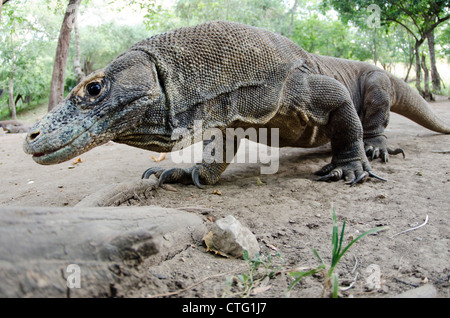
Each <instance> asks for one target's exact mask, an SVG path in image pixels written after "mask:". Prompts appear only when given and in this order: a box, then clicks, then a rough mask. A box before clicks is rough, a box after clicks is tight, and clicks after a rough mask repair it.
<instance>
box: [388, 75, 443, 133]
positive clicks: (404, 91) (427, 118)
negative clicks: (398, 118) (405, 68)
mask: <svg viewBox="0 0 450 318" xmlns="http://www.w3.org/2000/svg"><path fill="white" fill-rule="evenodd" d="M389 77H390V79H391V83H392V86H393V89H394V96H393V100H392V106H391V111H392V112H394V113H397V114H400V115H402V116H405V117H406V118H409V119H411V120H412V121H414V122H416V123H418V124H419V125H421V126H423V127H425V128H428V129H430V130H433V131H436V132H440V133H444V134H450V124H447V123H445V122H443V121H442V120H441V119H440V118H439V117H438V116H437V115H436V114H435V113H434V112H433V110H432V109H431V107H430V105H429V104H428V103H427V102H426V101H425V100H424V99H423V98H422V97H421V96H420V95H419V93H417V91H415V90H414V89H412V88H411V87H409V86H408V84H406V83H405V82H404V81H402V80H401V79H399V78H397V77H395V76H392V75H390V74H389Z"/></svg>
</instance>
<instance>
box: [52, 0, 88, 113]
mask: <svg viewBox="0 0 450 318" xmlns="http://www.w3.org/2000/svg"><path fill="white" fill-rule="evenodd" d="M80 2H81V0H70V1H69V5H68V6H67V10H66V14H65V15H64V20H63V23H62V26H61V31H60V33H59V39H58V46H57V48H56V56H55V63H54V65H53V74H52V82H51V85H50V97H49V101H48V110H49V111H50V110H51V109H53V108H54V107H55V106H56V105H57V104H58V103H59V102H61V101H62V100H63V98H64V96H63V95H64V83H65V80H66V65H67V56H68V55H69V44H70V33H71V32H72V27H73V22H74V19H75V18H76V13H77V9H78V6H79V5H80Z"/></svg>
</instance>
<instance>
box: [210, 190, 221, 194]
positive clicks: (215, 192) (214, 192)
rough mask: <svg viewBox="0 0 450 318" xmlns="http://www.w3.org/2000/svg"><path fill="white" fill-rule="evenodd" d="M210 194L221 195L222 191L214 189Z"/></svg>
mask: <svg viewBox="0 0 450 318" xmlns="http://www.w3.org/2000/svg"><path fill="white" fill-rule="evenodd" d="M212 194H217V195H222V192H220V191H219V190H217V189H216V190H214V191H213V192H212Z"/></svg>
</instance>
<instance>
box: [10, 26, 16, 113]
mask: <svg viewBox="0 0 450 318" xmlns="http://www.w3.org/2000/svg"><path fill="white" fill-rule="evenodd" d="M11 51H12V63H13V64H12V70H11V77H10V78H9V110H10V112H11V119H12V120H17V116H16V104H15V103H14V74H15V73H16V62H17V60H16V53H15V51H14V38H13V33H11Z"/></svg>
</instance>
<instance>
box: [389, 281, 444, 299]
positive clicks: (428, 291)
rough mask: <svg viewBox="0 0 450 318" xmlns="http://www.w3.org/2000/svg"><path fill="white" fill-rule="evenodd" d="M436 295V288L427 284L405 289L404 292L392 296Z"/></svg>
mask: <svg viewBox="0 0 450 318" xmlns="http://www.w3.org/2000/svg"><path fill="white" fill-rule="evenodd" d="M436 296H437V291H436V288H434V286H433V285H431V284H427V285H424V286H421V287H417V288H414V289H410V290H408V291H405V292H404V293H401V294H398V295H396V296H394V298H435V297H436Z"/></svg>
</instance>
